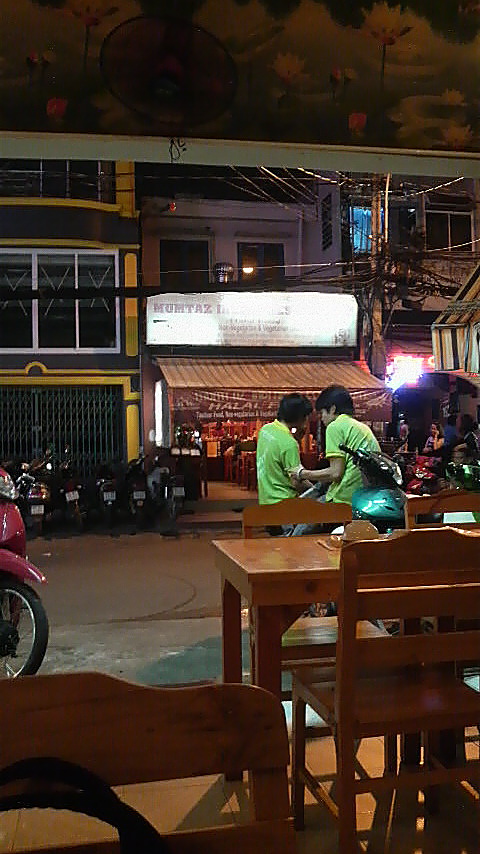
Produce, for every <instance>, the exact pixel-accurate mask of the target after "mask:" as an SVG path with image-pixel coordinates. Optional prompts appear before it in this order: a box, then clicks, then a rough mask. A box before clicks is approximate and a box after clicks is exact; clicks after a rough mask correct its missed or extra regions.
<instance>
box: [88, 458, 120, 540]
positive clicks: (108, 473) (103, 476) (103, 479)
mask: <svg viewBox="0 0 480 854" xmlns="http://www.w3.org/2000/svg"><path fill="white" fill-rule="evenodd" d="M94 505H95V509H96V510H97V511H98V513H99V515H100V517H101V518H102V519H103V521H104V523H105V524H106V525H107V526H108V527H109V528H112V527H113V525H114V523H115V521H116V518H117V515H118V506H119V496H118V488H117V479H116V477H115V474H114V471H113V468H112V466H111V465H110V464H109V463H102V464H101V465H100V466H99V467H98V469H97V475H96V479H95V499H94Z"/></svg>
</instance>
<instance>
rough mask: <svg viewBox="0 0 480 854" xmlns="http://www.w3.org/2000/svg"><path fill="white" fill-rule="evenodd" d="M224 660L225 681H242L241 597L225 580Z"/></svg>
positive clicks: (223, 613) (223, 618)
mask: <svg viewBox="0 0 480 854" xmlns="http://www.w3.org/2000/svg"><path fill="white" fill-rule="evenodd" d="M222 602H223V610H222V658H223V681H224V682H241V681H242V618H241V596H240V593H239V592H238V590H236V589H235V587H233V586H232V585H231V584H230V582H229V581H226V580H224V582H223V591H222Z"/></svg>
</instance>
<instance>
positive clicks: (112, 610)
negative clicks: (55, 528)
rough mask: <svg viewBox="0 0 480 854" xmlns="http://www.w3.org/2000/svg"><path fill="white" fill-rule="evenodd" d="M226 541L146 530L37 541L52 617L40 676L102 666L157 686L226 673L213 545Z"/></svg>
mask: <svg viewBox="0 0 480 854" xmlns="http://www.w3.org/2000/svg"><path fill="white" fill-rule="evenodd" d="M223 536H232V535H231V534H224V535H223ZM221 537H222V534H221V533H217V532H215V533H202V534H201V535H200V536H194V535H182V536H180V537H179V538H178V539H171V538H164V537H162V536H160V535H159V534H157V533H151V532H147V533H139V534H136V535H135V536H131V535H128V534H124V535H120V536H118V537H111V536H109V535H102V534H98V535H96V534H82V535H80V536H71V537H64V538H52V539H51V540H49V539H44V538H38V539H35V540H32V541H31V542H29V543H28V554H29V557H30V559H31V560H32V561H33V562H34V563H35V564H36V565H37V566H39V567H40V568H41V569H42V570H43V571H44V572H45V574H46V576H47V578H48V584H47V585H45V586H44V587H42V588H41V589H39V592H40V594H41V597H42V600H43V602H44V605H45V608H46V611H47V614H48V617H49V621H50V641H49V647H48V650H47V655H46V658H45V660H44V663H43V665H42V668H41V671H40V672H43V673H52V672H62V671H63V672H65V671H72V670H79V669H81V670H91V669H94V670H102V671H104V672H107V673H113V674H117V675H121V676H124V677H126V678H132V679H136V680H139V681H142V682H148V683H153V684H161V683H163V682H182V681H189V680H190V679H202V678H212V677H215V676H217V675H219V672H220V665H221V659H220V635H221V625H220V614H221V605H220V579H219V575H218V573H217V570H216V568H215V563H214V550H213V547H212V545H211V542H210V541H211V539H213V538H217V539H218V538H221ZM37 589H38V588H37Z"/></svg>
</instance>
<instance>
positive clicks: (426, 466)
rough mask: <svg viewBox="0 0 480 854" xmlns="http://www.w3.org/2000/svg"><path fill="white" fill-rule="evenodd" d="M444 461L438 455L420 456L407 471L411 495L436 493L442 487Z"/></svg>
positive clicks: (406, 486) (406, 475) (408, 489)
mask: <svg viewBox="0 0 480 854" xmlns="http://www.w3.org/2000/svg"><path fill="white" fill-rule="evenodd" d="M441 469H442V462H441V460H439V459H438V458H436V457H427V456H419V457H417V458H416V460H415V462H414V463H413V465H411V466H407V469H406V472H405V480H406V485H405V490H406V492H408V493H409V495H434V493H435V492H438V491H439V489H440V488H441V475H442V471H441Z"/></svg>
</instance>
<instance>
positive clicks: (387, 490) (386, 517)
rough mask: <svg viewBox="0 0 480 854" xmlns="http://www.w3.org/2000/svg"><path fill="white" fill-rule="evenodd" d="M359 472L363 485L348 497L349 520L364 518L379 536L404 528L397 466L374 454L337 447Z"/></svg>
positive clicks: (404, 499) (404, 496) (400, 484)
mask: <svg viewBox="0 0 480 854" xmlns="http://www.w3.org/2000/svg"><path fill="white" fill-rule="evenodd" d="M339 447H340V450H341V451H343V452H344V453H345V454H349V455H350V456H351V457H352V460H353V462H354V463H355V465H356V466H358V468H359V469H360V471H361V472H362V475H363V479H364V484H365V485H364V486H363V487H362V488H361V489H358V490H357V491H356V492H354V494H353V497H352V518H353V519H365V520H366V521H368V522H371V523H372V525H375V527H376V528H377V530H378V531H380V533H389V532H390V531H392V530H395V529H397V528H404V527H405V502H406V500H407V498H406V495H405V492H404V491H403V489H402V488H401V487H402V481H403V478H402V472H401V470H400V467H399V465H398V464H397V463H395V462H394V461H393V460H391V459H390V457H387V455H386V454H382V453H381V452H378V451H369V450H366V449H365V448H358V450H356V451H355V450H353V448H349V447H347V445H340V446H339Z"/></svg>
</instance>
